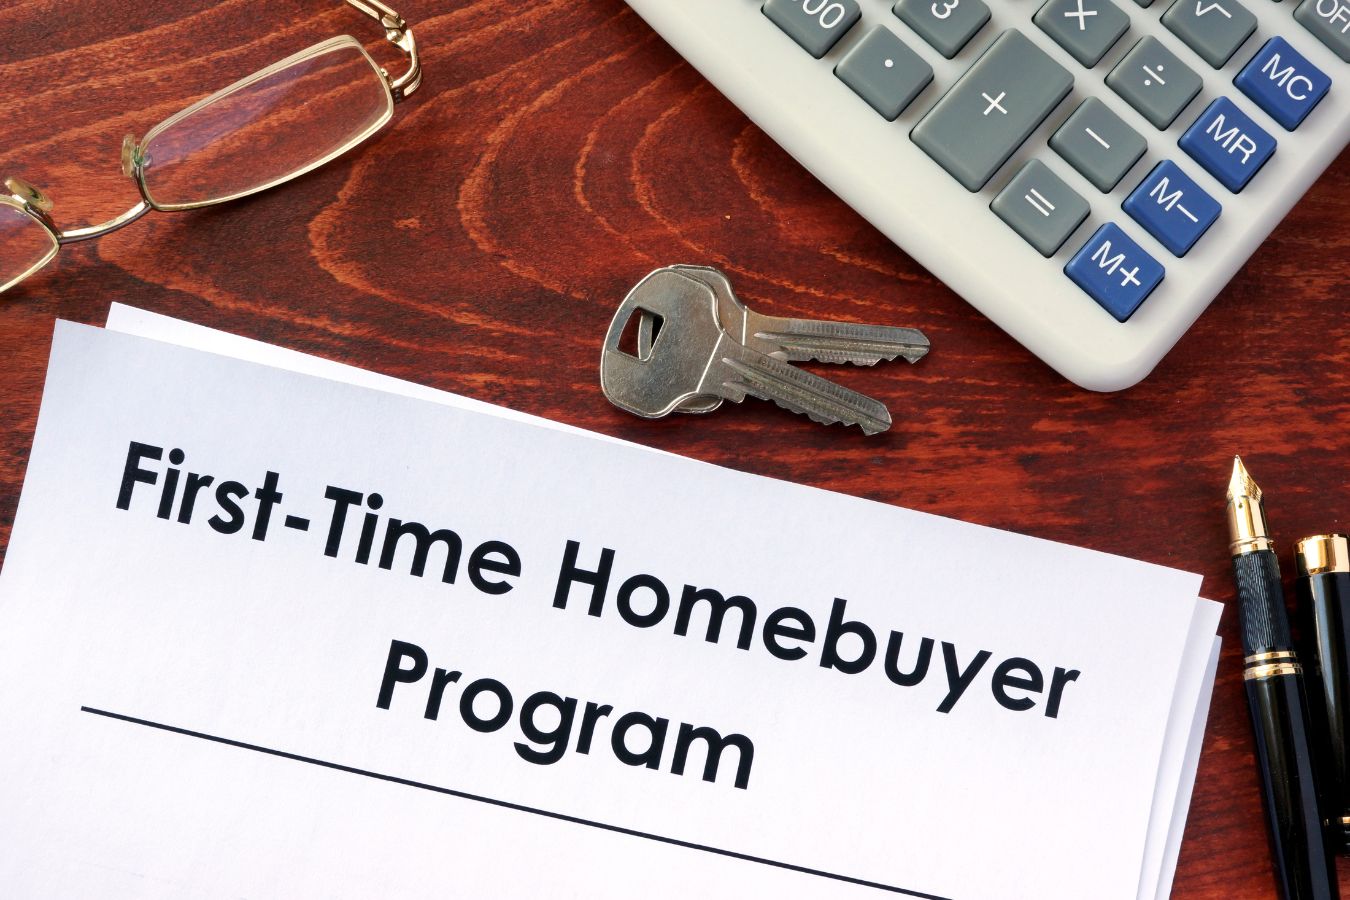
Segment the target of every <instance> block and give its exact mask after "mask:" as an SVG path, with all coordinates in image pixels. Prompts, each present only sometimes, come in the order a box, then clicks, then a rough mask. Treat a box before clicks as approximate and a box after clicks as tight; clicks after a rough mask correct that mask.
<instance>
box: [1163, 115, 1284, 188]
mask: <svg viewBox="0 0 1350 900" xmlns="http://www.w3.org/2000/svg"><path fill="white" fill-rule="evenodd" d="M1179 143H1180V144H1181V149H1183V150H1185V151H1186V152H1187V153H1189V154H1190V155H1191V158H1192V159H1194V160H1195V161H1196V162H1198V163H1199V164H1200V165H1202V166H1204V167H1205V171H1207V172H1209V174H1211V175H1213V176H1214V177H1215V178H1217V179H1218V180H1219V183H1220V184H1222V185H1223V186H1224V187H1226V188H1228V189H1229V190H1230V191H1232V192H1233V193H1235V194H1236V193H1237V192H1238V191H1240V190H1242V189H1243V188H1244V187H1246V186H1247V182H1249V181H1251V180H1252V176H1253V175H1255V174H1256V173H1257V171H1258V170H1259V169H1260V168H1261V167H1262V166H1264V165H1265V164H1266V160H1268V159H1270V156H1271V154H1273V153H1274V152H1275V144H1276V142H1275V139H1274V138H1273V137H1271V136H1270V135H1268V134H1266V133H1265V131H1263V130H1262V129H1261V127H1260V126H1259V125H1257V124H1256V123H1255V122H1253V121H1252V120H1251V117H1250V116H1248V115H1247V114H1246V113H1244V112H1243V111H1242V110H1240V109H1238V108H1237V106H1235V105H1234V104H1233V101H1232V100H1229V99H1228V98H1227V97H1220V98H1219V99H1218V100H1215V101H1214V102H1213V103H1211V104H1210V105H1209V106H1208V107H1206V109H1205V111H1204V112H1202V113H1201V114H1200V118H1198V119H1196V120H1195V124H1193V125H1192V126H1191V127H1190V128H1187V129H1186V133H1185V134H1183V135H1182V136H1181V140H1180V141H1179Z"/></svg>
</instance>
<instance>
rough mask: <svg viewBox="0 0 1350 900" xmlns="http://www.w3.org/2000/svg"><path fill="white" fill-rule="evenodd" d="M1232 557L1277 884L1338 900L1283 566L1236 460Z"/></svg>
mask: <svg viewBox="0 0 1350 900" xmlns="http://www.w3.org/2000/svg"><path fill="white" fill-rule="evenodd" d="M1228 535H1229V540H1230V541H1231V543H1230V544H1229V551H1230V552H1231V554H1232V557H1233V575H1234V577H1235V578H1236V579H1237V595H1238V605H1239V610H1240V623H1239V624H1240V627H1241V629H1242V651H1243V657H1244V659H1243V672H1242V680H1243V682H1244V684H1245V685H1246V688H1247V703H1248V706H1249V708H1250V710H1251V716H1252V729H1253V730H1254V731H1255V733H1256V758H1257V764H1258V767H1259V771H1260V778H1261V789H1262V794H1263V797H1262V799H1263V800H1264V801H1265V809H1266V820H1267V824H1268V825H1269V828H1270V843H1271V850H1272V853H1273V855H1274V862H1275V878H1276V880H1277V882H1278V883H1279V885H1280V888H1281V892H1282V895H1283V897H1284V898H1285V900H1336V898H1337V897H1338V896H1339V894H1338V892H1337V889H1336V873H1335V869H1334V858H1333V857H1332V855H1330V854H1328V853H1327V850H1326V844H1325V841H1324V839H1323V830H1322V816H1321V813H1320V812H1319V804H1318V793H1317V784H1316V780H1315V776H1314V772H1315V768H1314V763H1313V757H1312V752H1311V750H1310V749H1309V737H1310V734H1309V719H1308V702H1307V695H1306V693H1305V691H1304V687H1303V669H1302V667H1301V666H1300V665H1299V662H1298V657H1297V656H1296V655H1295V653H1294V642H1293V639H1292V637H1291V635H1290V631H1289V613H1288V611H1287V610H1286V609H1285V605H1284V591H1283V589H1282V588H1281V586H1280V567H1279V562H1278V560H1277V559H1276V556H1275V548H1274V546H1273V545H1272V544H1271V542H1270V534H1269V531H1268V530H1267V528H1266V511H1265V505H1264V504H1263V503H1262V500H1261V489H1260V488H1259V487H1257V486H1256V482H1255V481H1253V480H1252V477H1251V476H1250V475H1248V474H1247V469H1246V467H1245V466H1243V465H1242V460H1241V458H1239V457H1234V458H1233V476H1232V478H1231V479H1230V481H1229V483H1228Z"/></svg>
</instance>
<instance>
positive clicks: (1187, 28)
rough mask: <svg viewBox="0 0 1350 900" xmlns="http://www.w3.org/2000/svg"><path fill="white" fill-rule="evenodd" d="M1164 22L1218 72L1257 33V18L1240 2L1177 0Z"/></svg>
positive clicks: (1231, 0) (1164, 14)
mask: <svg viewBox="0 0 1350 900" xmlns="http://www.w3.org/2000/svg"><path fill="white" fill-rule="evenodd" d="M1162 21H1163V24H1164V25H1166V26H1167V29H1168V30H1169V31H1171V32H1172V33H1173V34H1175V35H1176V36H1177V37H1179V38H1181V40H1182V41H1184V42H1185V44H1186V46H1187V47H1190V48H1191V49H1192V50H1194V51H1195V52H1196V53H1198V54H1200V58H1201V59H1203V60H1204V61H1205V62H1207V63H1209V64H1210V65H1211V66H1213V67H1214V68H1216V69H1222V68H1223V67H1224V66H1225V65H1227V64H1228V60H1230V59H1232V58H1233V54H1234V53H1236V52H1237V48H1238V47H1241V46H1242V42H1243V41H1245V40H1247V38H1249V37H1250V36H1251V33H1252V32H1253V31H1255V30H1256V16H1254V15H1252V14H1251V13H1250V12H1248V11H1247V9H1246V8H1245V7H1243V6H1242V5H1241V4H1239V3H1238V2H1237V0H1176V2H1175V3H1173V4H1172V8H1171V9H1169V10H1168V11H1167V12H1165V13H1163V17H1162Z"/></svg>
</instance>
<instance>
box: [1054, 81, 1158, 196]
mask: <svg viewBox="0 0 1350 900" xmlns="http://www.w3.org/2000/svg"><path fill="white" fill-rule="evenodd" d="M1050 146H1051V147H1054V148H1055V152H1056V153H1058V154H1059V155H1060V156H1062V157H1064V159H1065V161H1066V162H1068V164H1069V165H1071V166H1073V167H1074V168H1075V169H1077V170H1078V173H1079V174H1080V175H1082V176H1083V177H1084V178H1086V179H1087V180H1088V181H1090V182H1092V186H1093V187H1095V188H1096V189H1097V190H1099V191H1101V192H1102V193H1107V192H1109V191H1113V190H1115V188H1116V185H1117V184H1120V179H1122V178H1124V177H1125V173H1126V172H1128V171H1130V167H1131V166H1133V165H1134V164H1135V163H1137V162H1139V157H1141V156H1143V155H1144V151H1145V150H1147V149H1148V142H1147V141H1145V140H1144V139H1143V138H1142V137H1141V136H1140V135H1139V132H1137V131H1135V130H1134V129H1133V128H1131V127H1130V126H1129V125H1126V124H1125V121H1124V120H1123V119H1121V117H1120V116H1118V115H1116V114H1115V113H1113V112H1111V110H1110V108H1108V107H1107V105H1106V104H1105V103H1103V102H1102V101H1100V100H1098V99H1097V98H1096V97H1089V98H1088V99H1086V100H1084V101H1083V102H1082V103H1081V104H1080V105H1079V107H1078V109H1076V110H1074V112H1073V115H1071V116H1069V119H1068V121H1066V122H1065V123H1064V124H1063V125H1061V126H1060V127H1059V130H1058V131H1056V132H1055V133H1054V134H1053V135H1051V136H1050Z"/></svg>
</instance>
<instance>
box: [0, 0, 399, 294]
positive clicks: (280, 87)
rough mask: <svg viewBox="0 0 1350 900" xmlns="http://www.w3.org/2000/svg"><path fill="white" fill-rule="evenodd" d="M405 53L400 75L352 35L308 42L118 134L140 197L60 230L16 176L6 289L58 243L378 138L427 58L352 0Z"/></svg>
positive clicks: (373, 1)
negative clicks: (93, 221)
mask: <svg viewBox="0 0 1350 900" xmlns="http://www.w3.org/2000/svg"><path fill="white" fill-rule="evenodd" d="M345 2H347V3H348V4H350V5H351V6H354V7H356V8H357V9H358V10H360V11H361V12H363V13H365V14H366V15H368V16H370V17H371V18H373V19H375V20H376V21H377V22H379V23H380V25H381V26H382V27H383V28H384V36H385V38H386V39H387V40H388V41H389V42H390V43H392V44H394V45H395V46H396V47H398V48H399V50H401V51H403V53H404V55H405V56H406V57H407V58H408V70H407V71H406V72H404V73H403V74H402V75H400V76H398V77H397V78H395V77H392V76H390V75H389V73H388V72H386V71H385V70H384V69H382V68H380V67H379V66H378V65H376V63H375V61H374V60H373V59H371V58H370V55H369V54H367V53H366V51H365V49H364V48H363V47H362V46H361V45H360V44H359V43H358V42H357V41H356V39H355V38H353V37H350V36H348V35H343V36H341V37H335V38H332V39H330V40H327V41H323V42H322V43H318V44H315V45H314V46H313V47H310V48H309V49H307V50H301V51H300V52H299V53H297V54H295V55H294V56H289V57H287V58H286V59H283V60H281V61H280V62H276V63H273V64H272V65H270V66H268V67H267V68H265V69H262V70H261V71H258V72H254V73H253V74H252V75H250V76H248V77H247V78H244V79H242V80H240V81H236V82H235V83H234V84H232V85H230V86H229V87H227V88H225V89H224V90H221V91H217V92H216V93H214V94H212V95H211V96H209V97H207V98H206V99H205V100H201V101H199V102H197V103H194V104H192V105H191V106H189V107H188V108H187V109H185V110H183V111H182V112H180V113H177V114H176V115H173V116H170V117H169V118H167V119H165V120H164V121H163V122H160V123H159V124H158V125H156V126H155V127H154V128H152V129H150V131H149V132H147V133H146V135H145V137H144V138H141V139H140V140H137V139H136V137H135V135H130V134H129V135H127V136H126V138H125V140H123V142H122V172H123V173H124V174H125V175H126V176H127V177H129V178H132V179H134V180H135V182H136V187H137V188H138V189H139V190H140V193H141V199H140V202H138V203H137V204H136V205H135V206H133V207H132V208H131V209H129V210H127V211H126V212H124V213H122V215H120V216H118V217H117V218H115V219H110V220H109V221H107V222H104V223H103V224H101V225H89V226H86V227H83V228H72V229H69V230H67V231H62V230H60V229H58V228H57V227H56V225H55V224H53V222H52V219H51V209H52V201H51V200H50V199H49V198H48V197H47V196H46V195H45V194H44V193H42V191H40V190H39V189H37V188H35V187H33V186H32V185H31V184H28V183H27V182H26V181H22V180H20V179H18V178H7V179H5V189H6V190H7V191H8V192H9V196H4V195H0V292H3V291H6V290H9V288H11V287H13V286H14V285H16V284H18V283H19V282H20V281H23V280H24V279H25V278H27V277H28V276H29V275H32V274H33V273H34V272H36V271H38V270H39V269H41V268H42V267H43V266H45V265H46V264H47V263H49V262H51V261H52V258H53V257H55V256H56V252H57V251H58V250H59V249H61V245H62V244H70V243H73V242H75V241H86V240H89V239H90V238H96V237H101V236H103V235H105V234H108V233H109V232H112V231H116V230H117V229H119V228H122V227H123V226H126V225H129V224H131V223H132V222H134V221H136V220H137V219H139V218H140V217H141V216H143V215H145V214H146V213H147V212H149V211H150V210H152V209H158V210H163V211H166V212H176V211H178V210H185V209H197V208H199V207H202V206H211V205H213V204H216V203H225V202H227V201H229V200H237V199H239V198H240V197H247V196H248V195H250V194H256V193H258V192H259V191H265V190H267V189H268V188H272V187H276V186H277V185H279V184H283V183H284V182H287V181H290V180H291V179H292V178H297V177H299V176H301V175H303V174H305V173H306V172H309V171H311V170H313V169H316V168H318V167H319V166H321V165H323V164H324V163H326V162H328V161H329V160H331V159H333V158H334V157H337V156H339V155H341V154H343V153H345V152H347V151H348V150H350V149H351V148H353V147H355V146H356V145H357V144H359V143H361V142H362V141H364V140H365V139H366V138H368V137H370V136H371V135H372V134H374V133H375V132H377V131H379V130H380V128H382V127H384V125H385V123H387V122H388V121H389V119H390V118H391V117H392V116H393V114H394V104H395V103H397V102H399V101H400V100H402V99H403V98H404V97H407V96H408V95H409V94H411V93H412V92H413V91H415V90H417V87H418V85H420V84H421V83H422V66H421V62H420V61H419V59H418V56H417V44H416V42H415V41H414V40H413V33H412V30H411V29H410V28H408V25H407V23H406V22H404V21H403V19H402V18H401V17H400V16H399V14H398V13H396V12H394V11H393V10H392V9H390V8H389V7H387V6H385V5H384V4H383V3H382V2H380V0H345Z"/></svg>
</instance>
